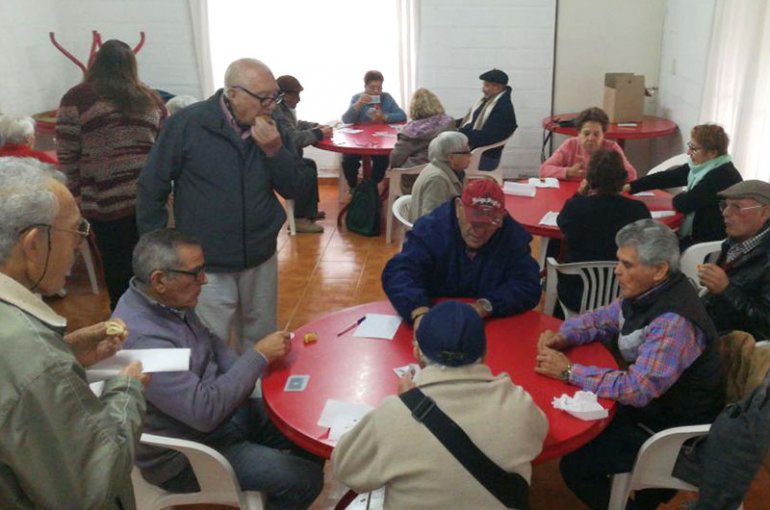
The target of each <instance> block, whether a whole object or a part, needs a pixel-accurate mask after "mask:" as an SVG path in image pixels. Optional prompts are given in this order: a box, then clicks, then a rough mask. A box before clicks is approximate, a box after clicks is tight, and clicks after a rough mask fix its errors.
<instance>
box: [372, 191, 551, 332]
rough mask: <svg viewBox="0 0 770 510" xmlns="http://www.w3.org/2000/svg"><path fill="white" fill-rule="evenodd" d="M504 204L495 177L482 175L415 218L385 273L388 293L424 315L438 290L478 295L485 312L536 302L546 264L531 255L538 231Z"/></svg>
mask: <svg viewBox="0 0 770 510" xmlns="http://www.w3.org/2000/svg"><path fill="white" fill-rule="evenodd" d="M504 204H505V198H504V196H503V192H502V190H501V189H500V186H498V185H497V183H496V182H494V181H492V180H490V179H476V180H473V181H471V182H470V183H469V184H468V186H466V188H465V191H464V192H463V195H462V197H457V198H455V199H452V200H450V201H448V202H447V203H445V204H443V205H441V206H439V207H438V208H436V209H435V210H434V211H433V212H431V213H430V214H428V215H426V216H423V217H422V218H420V219H419V220H418V221H417V223H415V225H414V229H413V230H412V231H410V232H409V233H408V234H407V240H406V242H405V243H404V248H403V249H402V251H401V253H399V254H397V255H396V256H395V257H393V258H392V259H391V260H390V261H389V262H388V263H387V265H386V266H385V269H384V271H383V273H382V286H383V288H384V289H385V293H386V294H387V295H388V298H389V299H390V302H391V303H392V304H393V306H394V307H395V309H396V310H397V311H398V313H399V314H400V315H401V316H402V317H403V318H404V319H405V320H407V321H409V322H410V323H411V322H416V321H418V320H419V318H420V317H421V316H422V315H424V314H426V313H427V312H428V310H429V309H430V306H431V304H432V302H433V299H434V298H437V297H470V298H476V302H475V303H474V304H473V306H474V308H475V309H476V310H477V312H478V313H479V315H480V316H481V317H482V318H484V317H487V316H506V315H512V314H515V313H521V312H523V311H525V310H529V309H531V308H534V307H535V306H536V305H537V303H538V302H539V301H540V271H539V269H538V265H537V262H535V260H534V259H533V258H532V255H531V254H530V249H529V243H530V241H531V240H532V237H531V236H530V235H529V234H528V233H527V232H526V231H525V230H524V228H523V227H522V226H521V225H520V224H519V223H517V222H516V221H515V220H514V219H513V218H511V217H510V216H509V215H508V213H507V212H506V210H505V206H504ZM415 326H416V324H415Z"/></svg>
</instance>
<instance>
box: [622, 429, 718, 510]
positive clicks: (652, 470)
mask: <svg viewBox="0 0 770 510" xmlns="http://www.w3.org/2000/svg"><path fill="white" fill-rule="evenodd" d="M710 428H711V425H689V426H686V427H674V428H670V429H666V430H662V431H660V432H658V433H656V434H654V435H653V436H651V437H650V438H649V439H648V440H647V441H645V442H644V444H643V445H642V447H641V448H639V452H638V453H637V454H636V461H635V462H634V467H633V469H632V470H631V472H630V473H618V474H616V475H615V476H613V480H612V492H611V493H610V504H609V506H608V508H609V510H624V509H625V508H626V501H627V500H628V496H629V494H630V493H631V491H634V490H641V489H649V488H669V489H677V490H687V491H697V490H698V488H697V487H695V486H693V485H690V484H689V483H686V482H684V481H683V480H680V479H679V478H675V477H673V476H671V472H672V470H673V469H674V463H675V462H676V458H677V455H679V450H680V449H681V447H682V444H683V443H684V442H685V441H687V440H688V439H691V438H693V437H698V436H705V435H707V434H708V431H709V429H710Z"/></svg>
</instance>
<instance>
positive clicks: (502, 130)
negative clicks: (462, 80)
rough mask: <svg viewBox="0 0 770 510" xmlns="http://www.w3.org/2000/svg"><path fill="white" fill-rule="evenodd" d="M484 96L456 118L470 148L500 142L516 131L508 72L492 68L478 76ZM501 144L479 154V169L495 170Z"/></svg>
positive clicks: (501, 151)
mask: <svg viewBox="0 0 770 510" xmlns="http://www.w3.org/2000/svg"><path fill="white" fill-rule="evenodd" d="M479 79H480V80H481V81H482V82H483V85H482V86H481V91H482V92H483V93H484V97H482V98H481V99H479V100H478V101H477V102H476V104H474V105H473V106H472V107H471V109H470V110H468V113H467V114H466V115H465V117H464V118H462V119H460V120H458V131H460V132H461V133H464V134H465V136H467V137H468V142H469V144H470V146H471V149H475V148H476V147H483V146H485V145H490V144H493V143H497V142H501V141H503V140H505V139H506V138H508V137H509V136H511V135H512V134H513V132H514V131H516V127H517V124H516V112H515V111H514V110H513V102H511V87H509V86H508V75H507V74H505V73H504V72H503V71H501V70H500V69H492V70H491V71H487V72H486V73H483V74H482V75H481V76H479ZM502 153H503V148H502V147H499V148H497V149H492V150H489V151H487V152H485V153H484V154H483V155H482V156H481V162H480V163H479V170H494V169H495V168H497V165H499V164H500V156H501V154H502Z"/></svg>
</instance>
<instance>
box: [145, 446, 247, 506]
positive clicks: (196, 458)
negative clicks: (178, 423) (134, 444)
mask: <svg viewBox="0 0 770 510" xmlns="http://www.w3.org/2000/svg"><path fill="white" fill-rule="evenodd" d="M141 442H142V443H143V444H147V445H151V446H157V447H160V448H169V449H172V450H176V451H178V452H181V453H182V454H183V455H184V456H185V457H187V459H188V460H189V462H190V466H191V467H192V469H193V472H194V473H195V478H197V480H198V485H199V486H200V492H197V493H194V494H190V495H189V497H190V498H193V497H194V498H195V499H196V500H197V501H199V502H201V503H225V502H230V503H237V504H238V505H239V506H240V508H248V506H247V502H246V499H247V498H246V497H245V494H244V493H243V491H241V488H240V484H239V483H238V479H237V478H236V476H235V472H234V471H233V468H232V466H231V465H230V463H229V462H228V461H227V459H225V458H224V456H222V454H221V453H219V452H218V451H216V450H214V449H213V448H210V447H208V446H206V445H204V444H201V443H196V442H194V441H188V440H185V439H176V438H172V437H164V436H157V435H154V434H146V433H145V434H142V438H141ZM174 496H179V500H178V501H177V504H183V503H182V499H181V498H182V497H183V496H185V495H183V494H174ZM189 501H190V503H192V502H193V500H192V499H189ZM188 504H189V503H188Z"/></svg>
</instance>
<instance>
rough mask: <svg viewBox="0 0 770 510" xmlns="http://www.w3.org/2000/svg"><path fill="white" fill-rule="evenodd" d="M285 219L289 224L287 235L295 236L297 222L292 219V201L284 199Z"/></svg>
mask: <svg viewBox="0 0 770 510" xmlns="http://www.w3.org/2000/svg"><path fill="white" fill-rule="evenodd" d="M286 219H287V220H288V222H289V235H290V236H295V235H297V222H296V220H295V219H294V200H292V199H286Z"/></svg>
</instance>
